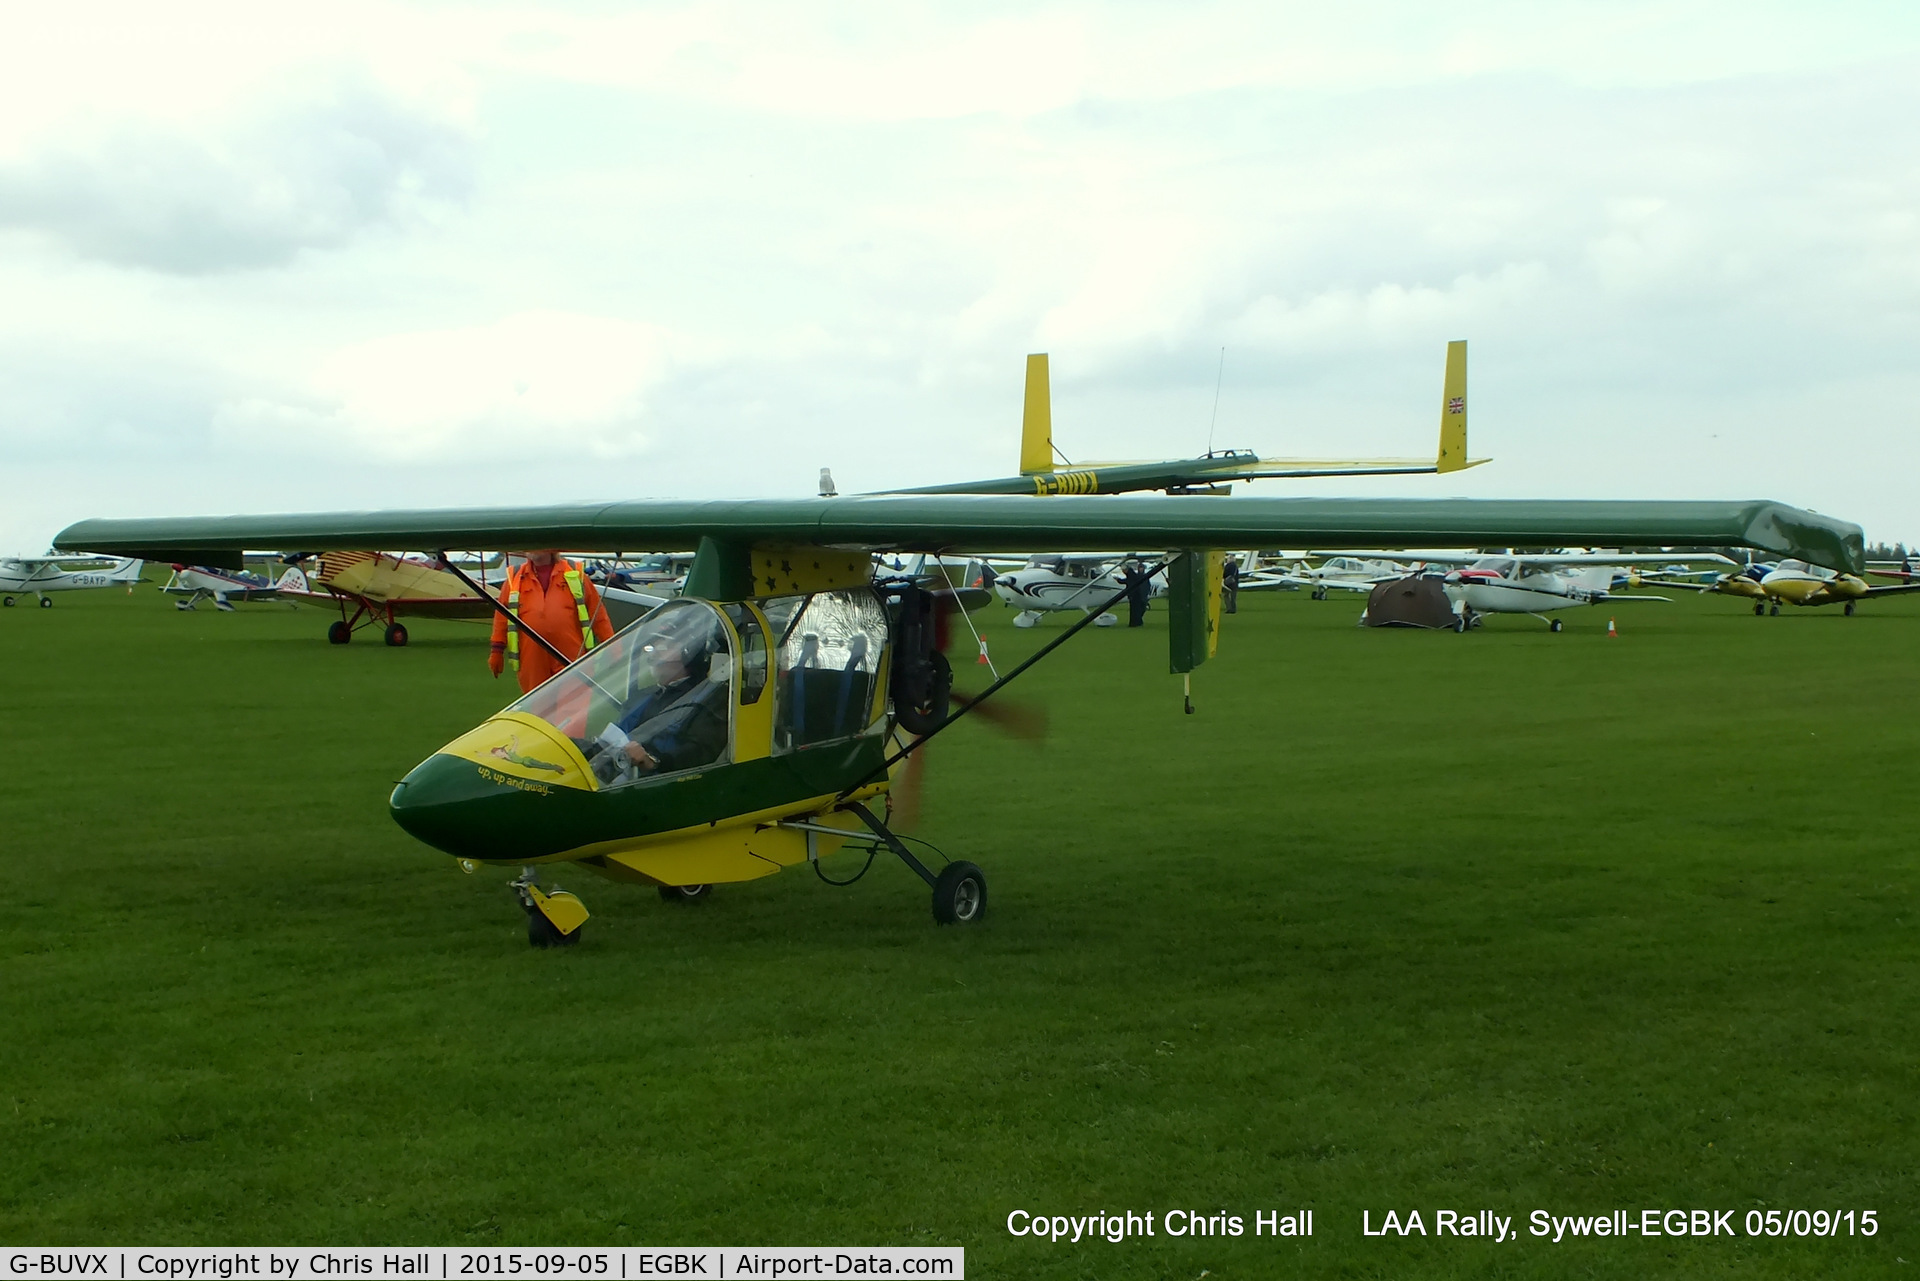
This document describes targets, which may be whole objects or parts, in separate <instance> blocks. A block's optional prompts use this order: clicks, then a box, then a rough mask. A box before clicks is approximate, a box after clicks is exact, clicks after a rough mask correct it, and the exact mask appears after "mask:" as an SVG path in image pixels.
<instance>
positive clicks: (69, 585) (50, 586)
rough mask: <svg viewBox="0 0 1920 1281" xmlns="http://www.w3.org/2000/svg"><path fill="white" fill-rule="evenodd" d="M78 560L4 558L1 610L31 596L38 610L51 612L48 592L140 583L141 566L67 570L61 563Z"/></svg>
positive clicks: (0, 567)
mask: <svg viewBox="0 0 1920 1281" xmlns="http://www.w3.org/2000/svg"><path fill="white" fill-rule="evenodd" d="M78 559H80V558H79V557H77V556H4V557H0V606H4V607H6V608H8V609H11V608H12V607H13V598H14V597H15V596H25V595H27V594H28V593H32V595H33V596H35V597H36V598H37V599H38V600H39V601H40V608H41V609H51V608H53V602H52V601H50V600H48V599H47V593H48V592H74V591H82V590H85V589H87V588H93V587H114V586H123V585H125V586H129V590H131V587H130V585H131V584H133V583H137V582H139V581H140V569H141V562H140V561H138V560H135V559H125V560H120V561H116V562H115V563H114V564H112V565H110V566H106V567H104V568H100V569H66V568H63V567H62V566H63V562H66V561H72V560H78Z"/></svg>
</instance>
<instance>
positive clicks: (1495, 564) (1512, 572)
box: [1473, 556, 1520, 578]
mask: <svg viewBox="0 0 1920 1281" xmlns="http://www.w3.org/2000/svg"><path fill="white" fill-rule="evenodd" d="M1473 568H1475V569H1484V570H1490V571H1491V572H1493V573H1495V574H1497V575H1499V576H1500V577H1501V578H1517V577H1519V573H1518V571H1519V568H1520V562H1519V561H1517V560H1514V559H1513V558H1511V557H1509V556H1482V557H1481V558H1480V559H1479V560H1476V561H1475V562H1473Z"/></svg>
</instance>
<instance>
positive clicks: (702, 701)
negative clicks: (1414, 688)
mask: <svg viewBox="0 0 1920 1281" xmlns="http://www.w3.org/2000/svg"><path fill="white" fill-rule="evenodd" d="M54 545H55V546H56V547H57V548H59V549H60V550H61V551H66V552H79V551H88V552H98V553H107V554H112V555H117V556H130V557H140V558H142V559H145V560H151V561H160V562H170V561H180V562H184V563H188V564H200V565H222V564H224V565H229V566H234V565H238V564H239V563H240V556H241V552H242V551H243V550H244V549H246V548H249V547H263V546H264V547H329V548H339V549H343V550H354V549H364V550H376V549H393V548H421V549H427V550H431V551H435V552H438V553H440V554H441V556H442V558H443V559H444V558H445V555H446V553H447V551H449V550H450V549H456V548H457V549H463V550H470V549H484V550H488V551H496V550H504V551H516V550H532V549H538V548H543V547H566V548H577V549H583V550H591V549H599V548H607V549H612V548H622V549H636V548H637V549H647V548H681V547H697V548H698V549H699V550H698V553H697V555H696V556H695V559H694V563H693V568H692V570H691V572H690V574H689V575H688V579H687V585H686V590H685V593H684V595H683V596H682V597H681V598H680V599H679V600H676V601H671V602H668V603H667V604H665V605H662V606H661V607H660V608H658V609H656V610H654V611H653V612H652V613H650V614H647V615H645V616H644V617H642V618H641V619H640V620H638V621H637V622H635V623H633V624H631V625H630V626H629V627H627V628H626V629H625V630H624V631H622V632H620V633H619V634H618V635H616V636H614V637H612V638H611V639H610V640H607V641H606V642H604V643H602V644H599V645H597V646H595V647H594V648H593V649H591V650H590V651H588V652H587V653H586V654H585V655H583V656H582V657H581V658H580V659H579V660H578V661H577V662H575V663H573V664H572V665H571V666H569V667H567V668H565V669H564V670H563V671H561V672H559V673H558V674H557V675H555V676H554V677H553V678H552V679H551V680H549V681H548V682H547V683H545V684H544V685H541V686H539V687H538V688H537V689H535V690H534V691H532V692H531V693H529V694H528V695H526V696H525V697H523V698H522V699H520V700H519V701H518V702H516V703H514V704H513V705H512V706H510V707H508V708H506V709H505V710H503V711H501V712H500V713H498V714H497V715H495V716H493V717H491V718H489V719H488V720H487V721H486V722H485V723H484V724H482V725H480V726H478V727H476V728H474V729H472V730H470V731H468V732H467V733H465V734H462V735H460V736H459V737H458V738H456V739H454V740H453V741H452V742H450V743H448V744H447V745H446V746H445V747H443V748H441V749H440V750H439V751H438V752H435V753H434V754H433V755H432V756H431V757H429V758H428V759H427V760H425V761H423V762H422V763H421V764H419V765H418V766H416V767H415V768H414V769H413V771H412V772H411V773H409V774H408V775H407V776H406V778H405V779H404V780H403V781H402V782H401V783H400V784H399V785H398V786H397V787H395V788H394V790H393V794H392V797H391V801H390V803H391V806H392V810H393V816H394V818H395V819H396V820H397V821H398V822H399V823H400V825H401V826H402V827H404V828H405V829H406V830H407V831H408V832H410V833H412V834H413V835H414V836H416V837H418V838H419V839H421V840H422V841H425V842H426V843H427V844H429V845H432V846H434V847H435V848H437V849H439V850H442V851H444V852H445V853H447V854H449V855H452V856H453V857H454V858H456V859H458V860H460V861H461V863H462V865H463V866H466V867H467V868H468V869H469V870H471V869H472V868H473V866H474V865H476V864H481V863H486V864H493V865H499V866H518V867H521V868H522V869H523V870H522V872H521V874H520V876H519V878H518V879H517V880H516V881H514V882H513V885H514V888H515V889H516V890H517V892H518V894H519V896H520V899H521V905H522V906H523V907H524V908H525V909H526V912H527V919H528V931H529V937H530V939H531V940H532V941H533V942H534V943H536V944H539V945H548V946H550V945H553V944H556V943H569V942H572V941H574V940H575V939H577V938H578V937H579V936H580V928H581V925H582V923H583V922H584V921H585V920H586V919H587V912H586V909H585V907H584V906H583V905H582V904H581V903H580V901H579V899H578V898H577V896H575V895H572V894H568V893H565V892H562V891H559V890H557V889H555V888H553V887H548V888H542V887H541V886H540V884H539V883H538V879H537V878H538V869H540V868H542V867H546V866H550V865H552V864H557V863H574V864H579V865H581V866H583V867H587V868H590V869H592V870H593V871H595V872H597V873H599V874H601V875H603V876H606V877H608V878H611V879H613V880H616V881H627V882H633V883H639V884H644V885H653V886H657V887H659V889H660V891H661V894H662V896H663V897H668V898H675V899H682V898H695V897H699V896H701V895H704V894H705V893H707V892H708V890H709V888H710V887H711V886H712V885H714V884H716V883H727V882H735V881H747V880H752V879H755V878H757V877H761V876H766V875H769V874H771V873H773V872H776V871H778V870H780V869H781V868H783V867H789V866H794V865H797V864H800V863H813V864H815V871H816V872H818V873H820V875H821V878H822V879H823V880H824V879H828V878H827V877H826V876H825V873H824V872H821V871H820V868H819V866H818V860H819V859H820V858H821V857H822V856H823V855H825V854H828V853H831V852H833V851H835V850H837V849H839V848H841V847H842V846H846V845H849V844H851V845H852V847H853V848H854V849H855V850H856V851H859V850H861V849H864V850H865V851H866V852H867V854H868V863H867V865H868V866H871V864H872V859H873V856H874V855H875V854H876V853H877V852H879V851H881V850H888V851H891V852H892V853H893V854H895V855H897V856H898V857H899V858H900V859H901V860H902V861H904V862H905V863H906V864H907V865H908V866H909V867H911V868H912V869H913V870H914V871H915V872H916V873H917V874H918V875H919V876H920V877H921V878H922V879H924V880H925V881H926V882H927V884H928V885H929V886H930V887H931V888H932V891H933V913H934V917H935V919H936V920H938V921H940V922H943V923H961V922H970V921H977V920H979V919H980V918H981V916H982V915H983V914H984V913H985V911H986V903H987V883H986V877H985V876H984V874H983V873H982V872H981V870H980V869H979V868H978V867H977V866H975V865H974V864H973V863H970V862H959V861H956V862H952V863H949V864H947V865H946V866H945V868H944V869H943V870H941V871H939V872H935V871H933V870H932V869H930V868H929V867H927V866H926V865H925V864H924V863H923V862H922V861H921V860H920V859H919V857H918V856H916V855H915V854H914V853H913V852H912V851H911V850H910V849H909V848H908V846H907V844H906V843H905V842H904V841H903V840H902V839H901V838H900V837H899V836H898V835H897V834H896V833H894V832H893V830H892V829H891V828H889V827H888V825H887V823H886V822H885V818H884V817H883V813H876V812H875V809H874V806H875V805H876V804H879V805H880V807H881V810H882V811H883V812H884V811H886V809H887V806H886V804H884V803H883V802H885V801H886V798H887V797H888V793H889V779H890V774H889V772H890V771H891V770H892V769H893V768H895V767H896V766H899V765H900V764H901V762H902V761H903V760H904V759H905V758H906V757H907V756H908V754H910V753H912V752H914V751H916V750H917V749H918V748H919V747H920V746H921V745H922V744H924V743H925V742H927V740H928V739H929V738H930V737H932V736H933V735H934V734H936V733H938V732H940V731H942V730H944V729H945V728H946V727H948V726H949V725H952V724H954V723H956V722H957V721H958V720H959V719H961V718H962V717H963V716H964V715H965V714H966V713H967V712H968V711H970V710H972V708H975V707H979V706H980V705H981V704H982V703H983V702H984V701H985V700H986V699H987V698H989V697H991V696H992V695H993V694H994V693H995V692H996V691H997V690H998V689H999V688H1000V687H1001V686H1003V685H1004V684H1005V683H1006V682H1008V681H1011V680H1012V679H1014V678H1015V677H1017V676H1018V675H1019V674H1020V673H1021V672H1022V671H1024V670H1026V669H1027V668H1028V667H1030V666H1031V665H1032V664H1033V663H1034V662H1037V661H1039V660H1040V659H1042V658H1044V657H1045V656H1046V655H1047V654H1048V653H1051V652H1052V650H1053V649H1055V648H1057V647H1058V646H1059V645H1060V644H1062V643H1063V642H1065V641H1066V640H1067V639H1068V638H1069V637H1071V636H1072V635H1073V634H1074V633H1075V632H1076V631H1077V630H1079V628H1081V627H1084V626H1085V625H1086V624H1087V623H1089V622H1091V621H1092V620H1093V618H1094V617H1096V616H1097V612H1096V613H1095V614H1089V615H1088V616H1087V618H1086V619H1083V620H1081V622H1079V623H1078V624H1076V625H1075V627H1074V628H1072V629H1069V630H1067V631H1064V632H1062V633H1061V634H1060V636H1059V637H1057V638H1055V640H1054V641H1053V642H1051V643H1050V644H1049V645H1048V646H1047V647H1046V648H1044V649H1042V650H1041V651H1039V652H1038V653H1036V654H1035V655H1034V656H1033V657H1032V658H1030V659H1028V660H1027V662H1025V663H1023V664H1022V665H1021V666H1020V667H1018V668H1015V669H1014V670H1012V671H1010V672H1009V673H1008V674H1007V675H1006V676H1005V677H1003V678H1001V680H1000V681H998V682H996V683H995V684H994V685H992V686H989V687H988V689H987V690H986V691H985V692H983V693H982V694H981V695H980V696H979V698H978V699H975V700H972V701H971V702H970V703H968V702H966V701H964V700H961V699H960V698H959V697H958V696H954V697H953V698H952V700H951V702H950V700H949V687H950V683H951V680H952V673H951V670H950V669H949V668H948V666H947V662H946V659H945V658H944V656H943V655H941V653H940V652H939V648H938V645H937V642H936V639H935V631H936V629H935V625H934V624H935V611H936V608H937V601H936V599H935V597H934V596H933V595H932V594H930V593H928V592H926V591H924V590H922V589H921V588H920V587H918V586H917V585H916V584H914V583H912V582H909V581H906V580H899V581H896V582H894V583H891V584H888V583H881V584H875V583H874V581H873V568H872V566H873V562H872V555H873V553H875V552H885V553H894V552H907V553H910V552H953V553H993V552H1003V551H1009V550H1016V549H1023V548H1031V547H1076V548H1085V549H1088V550H1096V551H1098V550H1113V551H1126V550H1134V549H1138V548H1141V547H1161V548H1170V549H1175V550H1173V551H1171V552H1169V553H1168V554H1167V556H1166V557H1165V558H1164V559H1163V560H1161V561H1160V562H1159V564H1158V565H1157V566H1156V567H1155V569H1154V571H1153V572H1155V573H1165V574H1167V575H1168V582H1169V588H1170V591H1169V594H1168V606H1169V618H1170V624H1169V631H1170V636H1171V640H1170V653H1169V667H1170V668H1171V670H1172V671H1174V672H1176V673H1190V672H1191V671H1193V670H1194V669H1195V668H1196V667H1198V666H1199V665H1200V664H1202V663H1204V662H1205V661H1206V659H1207V657H1208V656H1209V655H1210V654H1211V653H1213V651H1214V647H1215V645H1216V643H1217V641H1218V635H1219V625H1220V611H1219V581H1220V565H1221V554H1220V552H1219V551H1218V550H1215V549H1220V548H1238V547H1275V546H1283V547H1320V548H1349V547H1379V546H1387V547H1393V546H1413V547H1419V546H1436V545H1437V546H1453V547H1458V546H1569V545H1579V546H1595V547H1622V548H1627V547H1668V546H1675V545H1683V546H1740V547H1752V548H1755V549H1757V550H1760V551H1764V552H1769V553H1772V554H1776V555H1784V556H1796V557H1799V558H1801V559H1804V560H1808V561H1812V562H1815V563H1820V564H1826V565H1832V566H1834V567H1835V568H1838V569H1844V570H1850V571H1857V570H1859V569H1860V568H1862V567H1863V559H1864V550H1863V548H1864V539H1863V537H1862V534H1861V530H1860V528H1859V527H1858V526H1857V525H1851V524H1846V523H1844V522H1840V521H1835V520H1831V519H1828V518H1826V517H1823V516H1819V515H1815V514H1813V513H1811V512H1806V511H1801V510H1798V509H1796V508H1793V507H1787V506H1783V505H1780V504H1778V503H1770V502H1592V501H1569V502H1555V501H1535V500H1519V501H1516V500H1492V501H1483V500H1464V499H1391V500H1387V499H1306V498H1264V497H1263V498H1249V497H1240V498H1235V499H1233V500H1231V501H1227V502H1222V501H1220V500H1218V499H1212V498H1202V497H1147V496H1139V497H1057V498H1049V499H1047V500H1045V501H1036V500H1035V499H1033V498H1031V497H1012V496H938V497H934V496H905V495H893V496H870V497H850V498H831V499H819V500H802V501H788V500H768V501H763V500H741V501H713V502H686V501H667V500H659V501H638V502H620V503H608V504H600V505H576V506H557V507H526V508H492V509H466V510H448V511H400V512H343V513H335V514H324V515H302V516H230V517H219V518H207V519H159V520H88V521H82V522H80V523H79V524H76V525H73V526H71V527H70V528H68V529H66V530H65V531H63V532H62V533H61V534H60V535H59V537H58V538H56V539H55V540H54ZM475 590H476V591H478V590H479V589H478V588H477V587H476V589H475ZM1115 603H1116V601H1108V602H1106V606H1107V607H1111V606H1112V605H1113V604H1115ZM528 636H529V637H530V639H531V641H534V642H539V641H540V640H541V638H539V637H538V636H536V635H533V634H532V633H531V632H529V633H528ZM1188 708H1189V710H1191V703H1189V704H1188Z"/></svg>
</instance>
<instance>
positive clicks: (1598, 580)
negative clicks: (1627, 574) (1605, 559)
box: [1574, 565, 1613, 592]
mask: <svg viewBox="0 0 1920 1281" xmlns="http://www.w3.org/2000/svg"><path fill="white" fill-rule="evenodd" d="M1574 581H1575V582H1577V583H1579V584H1580V585H1581V586H1582V587H1584V588H1586V589H1587V590H1588V591H1590V592H1604V591H1606V590H1607V589H1608V588H1610V587H1612V586H1613V566H1611V565H1595V566H1593V567H1592V568H1590V569H1583V570H1581V571H1580V572H1579V573H1578V574H1576V575H1575V576H1574Z"/></svg>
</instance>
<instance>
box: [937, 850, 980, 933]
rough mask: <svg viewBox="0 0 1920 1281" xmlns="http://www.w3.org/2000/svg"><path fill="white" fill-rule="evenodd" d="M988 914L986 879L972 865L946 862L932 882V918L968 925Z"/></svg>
mask: <svg viewBox="0 0 1920 1281" xmlns="http://www.w3.org/2000/svg"><path fill="white" fill-rule="evenodd" d="M986 914H987V877H986V874H985V873H984V872H982V871H981V870H980V869H979V868H977V867H975V866H974V865H973V864H971V863H949V864H947V865H946V867H945V868H943V869H942V870H941V872H940V875H939V876H938V877H937V878H935V880H934V882H933V919H934V920H936V921H938V922H939V923H940V924H942V925H970V924H972V923H973V922H974V921H977V920H979V919H980V918H981V917H983V916H985V915H986Z"/></svg>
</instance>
